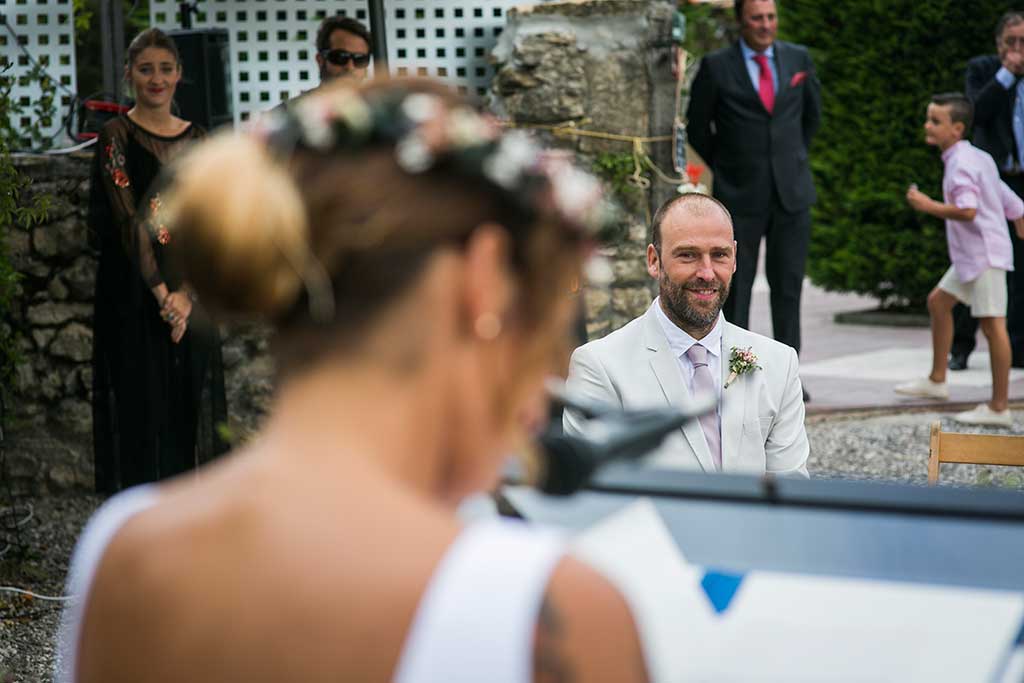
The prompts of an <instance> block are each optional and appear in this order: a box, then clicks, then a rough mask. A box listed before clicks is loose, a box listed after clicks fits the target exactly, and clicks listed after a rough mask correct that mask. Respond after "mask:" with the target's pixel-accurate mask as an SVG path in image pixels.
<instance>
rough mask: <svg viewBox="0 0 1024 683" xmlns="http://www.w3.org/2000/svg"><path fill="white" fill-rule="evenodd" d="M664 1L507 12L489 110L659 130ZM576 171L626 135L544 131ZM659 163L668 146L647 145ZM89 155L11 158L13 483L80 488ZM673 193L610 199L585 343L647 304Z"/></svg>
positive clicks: (87, 384) (261, 384)
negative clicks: (618, 218)
mask: <svg viewBox="0 0 1024 683" xmlns="http://www.w3.org/2000/svg"><path fill="white" fill-rule="evenodd" d="M673 11H674V7H673V5H672V4H670V3H667V2H651V1H649V0H591V1H589V2H549V3H545V4H541V5H536V6H534V7H532V8H530V9H522V10H517V11H513V12H510V13H509V25H508V27H507V29H506V30H505V32H504V33H503V34H502V38H501V41H500V42H499V44H498V46H497V47H496V49H495V53H494V56H495V59H496V60H497V61H498V62H499V68H498V73H497V76H496V78H495V81H494V86H493V98H492V102H493V107H494V109H495V111H497V112H498V113H499V115H501V116H502V117H503V118H506V119H510V120H512V121H514V122H516V123H517V124H519V125H523V126H526V127H533V126H536V125H541V126H544V125H550V124H562V123H566V122H575V123H576V124H578V125H579V126H580V127H581V128H586V129H588V130H598V131H606V132H613V133H623V134H627V135H636V136H645V137H646V136H658V135H666V134H668V133H670V132H671V123H672V117H673V104H674V100H673V97H674V81H673V78H672V75H671V70H670V61H669V58H670V54H671V49H670V36H671V21H672V12H673ZM540 134H541V135H542V136H545V137H547V138H548V140H547V141H548V142H549V143H550V144H552V145H555V146H561V147H564V148H568V149H571V150H572V151H573V152H574V153H575V154H576V155H577V156H578V157H579V158H580V160H581V161H582V163H583V164H584V165H587V164H591V163H593V161H594V159H596V158H597V155H599V154H601V153H607V152H613V153H617V154H619V153H626V154H628V153H629V152H630V151H631V147H630V145H629V144H628V143H622V142H617V141H610V140H600V139H592V138H568V139H567V138H553V137H552V136H551V135H550V134H549V133H544V132H543V131H540ZM648 150H649V152H650V153H651V156H652V157H653V158H654V160H655V161H656V162H657V163H658V164H659V165H660V166H661V168H663V169H671V156H670V154H671V145H670V144H669V143H659V144H657V145H650V146H648ZM90 159H91V154H79V155H71V156H61V157H20V158H18V159H17V161H16V163H17V166H18V168H19V170H20V171H21V172H22V173H24V174H25V175H27V176H29V177H30V178H31V179H32V181H33V185H32V189H31V193H45V194H47V195H50V196H51V197H52V198H53V204H52V211H51V212H50V215H49V217H48V218H47V220H46V221H45V222H44V223H43V224H41V225H38V226H34V227H32V228H31V229H27V230H26V229H23V228H19V227H13V228H10V230H9V234H8V241H9V247H10V251H11V255H12V258H13V261H14V264H15V267H16V268H17V270H18V271H19V272H20V273H21V274H22V275H23V280H22V281H21V283H20V288H21V291H20V293H19V296H18V299H17V304H16V306H15V309H14V311H13V314H12V315H11V316H10V318H9V319H8V320H5V321H0V324H5V325H11V326H13V327H14V328H15V329H16V330H17V331H18V333H19V337H20V345H21V351H22V355H23V362H21V363H20V364H19V365H18V367H17V370H16V373H15V377H14V381H13V386H11V387H5V389H6V390H7V391H6V392H5V394H6V398H7V408H8V411H7V415H6V427H7V430H6V439H5V441H4V444H3V448H4V450H5V451H6V454H7V468H6V469H7V471H6V473H3V472H0V475H4V474H6V475H7V476H8V477H10V478H11V479H12V481H13V482H14V484H15V486H16V488H18V489H19V490H23V491H24V490H45V489H51V490H62V489H67V488H91V487H92V478H93V468H92V424H91V413H92V411H91V404H90V388H91V384H92V368H91V362H90V361H91V354H92V329H91V319H92V295H93V290H94V286H95V274H96V252H95V251H94V250H93V249H92V248H91V247H90V244H89V234H88V229H87V226H86V222H85V218H86V210H87V206H88V197H89V180H88V174H89V166H90V163H89V162H90ZM673 191H674V188H673V187H672V186H669V185H666V184H661V183H657V182H655V183H654V184H653V186H652V187H651V188H650V190H647V191H643V192H634V193H628V196H623V197H622V199H623V204H624V207H625V209H626V211H625V216H624V219H623V231H622V239H621V240H620V241H618V242H617V243H616V244H615V245H612V246H609V247H608V248H607V249H606V253H607V255H608V256H609V257H610V260H611V264H612V270H613V273H614V278H613V281H612V282H611V283H610V284H609V285H603V286H588V287H587V288H586V290H585V300H586V310H587V321H588V333H589V334H590V336H591V338H596V337H599V336H602V335H604V334H607V333H608V332H610V331H611V330H613V329H616V328H617V327H620V326H621V325H623V324H625V323H626V322H627V321H628V320H630V319H632V318H633V317H635V316H636V315H638V314H639V313H640V312H642V311H643V310H644V309H645V308H646V307H647V305H648V304H649V303H650V301H651V299H652V296H653V292H654V286H653V282H652V281H651V280H650V278H649V277H648V275H647V272H646V269H645V265H644V252H645V247H646V244H647V225H648V217H649V215H650V213H651V212H652V210H653V208H654V207H656V206H657V205H659V204H660V203H661V201H663V200H664V199H665V198H666V197H667V196H669V195H670V194H671V193H672V192H673ZM267 346H268V341H267V334H266V333H265V331H264V330H261V329H259V328H258V327H244V328H234V329H232V330H230V331H229V332H228V333H226V334H225V342H224V347H223V353H224V362H225V368H226V370H227V376H226V380H227V388H228V410H229V414H230V427H231V428H232V431H233V432H234V433H235V434H236V435H241V436H244V435H245V434H246V433H248V432H250V431H251V430H252V429H254V428H255V426H256V425H257V424H258V422H259V420H260V418H261V416H262V415H263V414H264V413H265V412H266V408H267V402H268V400H269V396H270V393H271V389H272V376H273V368H272V364H271V362H270V359H269V357H268V354H267Z"/></svg>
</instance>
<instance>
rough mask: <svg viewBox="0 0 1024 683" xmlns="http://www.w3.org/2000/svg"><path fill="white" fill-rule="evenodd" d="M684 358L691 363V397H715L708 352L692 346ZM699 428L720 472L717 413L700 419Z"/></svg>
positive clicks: (720, 441)
mask: <svg viewBox="0 0 1024 683" xmlns="http://www.w3.org/2000/svg"><path fill="white" fill-rule="evenodd" d="M686 357H687V358H689V359H690V362H691V363H693V395H694V397H698V396H707V395H709V394H710V395H711V396H715V395H716V393H717V392H716V391H715V378H714V377H713V376H712V374H711V368H710V367H709V366H708V350H707V349H705V348H704V347H703V346H701V345H700V344H694V345H693V346H691V347H690V348H689V350H688V351H687V352H686ZM700 428H701V429H702V430H703V431H704V439H705V440H706V441H707V442H708V450H709V451H711V459H712V460H714V461H715V469H717V470H718V471H721V470H722V435H721V432H720V431H719V429H718V411H717V410H712V411H711V412H710V413H707V414H706V415H702V416H701V417H700Z"/></svg>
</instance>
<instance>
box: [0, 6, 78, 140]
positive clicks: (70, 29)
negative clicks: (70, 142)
mask: <svg viewBox="0 0 1024 683" xmlns="http://www.w3.org/2000/svg"><path fill="white" fill-rule="evenodd" d="M0 14H3V15H4V17H5V18H6V20H7V22H8V24H9V25H10V28H11V29H12V30H13V32H14V34H16V35H17V40H16V39H15V36H14V35H12V33H11V31H9V30H7V29H6V28H4V27H0V62H2V65H3V67H7V66H8V65H11V66H10V71H8V73H9V74H12V75H13V76H14V78H15V85H14V88H13V90H12V91H11V98H12V99H13V101H14V102H16V103H18V104H20V105H21V106H22V108H23V109H24V111H23V112H22V113H20V114H14V115H12V117H13V120H12V121H11V123H12V125H13V126H14V128H15V129H17V130H21V131H25V130H27V129H28V128H29V127H30V126H31V124H32V123H33V121H34V120H35V114H34V113H33V111H32V109H31V105H32V104H33V103H34V102H35V101H36V100H37V99H38V98H39V97H40V95H41V94H42V88H41V87H40V84H39V82H38V81H35V80H32V79H30V78H29V72H30V71H31V68H32V66H31V59H35V60H36V61H37V62H39V63H40V64H41V65H42V66H43V68H45V69H46V71H47V73H49V75H50V76H51V77H52V78H53V79H55V80H56V81H57V82H58V83H59V85H57V92H56V95H55V101H54V109H55V111H54V115H53V116H52V117H51V119H50V121H49V122H47V121H41V122H39V123H40V128H41V130H42V132H43V133H44V134H45V135H46V136H47V137H51V136H53V137H54V138H55V141H57V142H60V141H62V139H61V137H60V132H61V128H62V124H63V119H64V116H65V115H66V114H67V111H68V107H69V106H70V105H71V103H72V102H71V100H72V95H71V94H69V93H74V92H75V91H76V82H77V79H76V78H75V22H74V18H73V9H72V5H71V0H0ZM19 43H20V44H19ZM30 55H31V59H30ZM3 67H0V68H3ZM21 144H22V146H24V147H29V146H31V144H32V142H31V141H29V140H22V141H21Z"/></svg>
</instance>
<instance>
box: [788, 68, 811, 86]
mask: <svg viewBox="0 0 1024 683" xmlns="http://www.w3.org/2000/svg"><path fill="white" fill-rule="evenodd" d="M805 78H807V72H806V71H797V72H796V73H795V74H793V78H791V79H789V87H790V88H795V87H796V86H798V85H800V84H801V83H803V82H804V79H805Z"/></svg>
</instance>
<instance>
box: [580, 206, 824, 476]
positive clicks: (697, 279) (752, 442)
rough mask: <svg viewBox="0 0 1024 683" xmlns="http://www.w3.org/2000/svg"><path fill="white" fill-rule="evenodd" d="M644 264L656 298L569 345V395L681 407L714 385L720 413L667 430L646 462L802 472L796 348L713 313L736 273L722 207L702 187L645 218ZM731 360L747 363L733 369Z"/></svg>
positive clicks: (583, 429)
mask: <svg viewBox="0 0 1024 683" xmlns="http://www.w3.org/2000/svg"><path fill="white" fill-rule="evenodd" d="M647 271H648V273H650V275H651V277H653V278H655V279H656V280H657V281H658V288H659V296H658V298H657V299H655V300H654V303H652V304H651V306H650V308H649V309H648V310H647V312H646V313H644V314H643V315H642V316H640V317H639V318H636V319H635V320H633V321H632V322H630V323H628V324H627V325H626V326H625V327H622V328H621V329H619V330H616V331H615V332H612V333H611V334H609V335H608V336H606V337H604V338H603V339H598V340H597V341H593V342H590V343H589V344H586V345H584V346H581V347H580V348H578V349H576V351H575V352H574V353H573V355H572V359H571V361H570V363H569V377H568V380H567V383H566V385H567V389H568V391H569V392H570V393H571V394H574V395H577V396H580V397H583V398H586V399H590V400H591V401H594V402H596V403H604V404H609V405H614V406H619V407H622V408H651V407H661V406H665V405H669V406H680V407H681V406H686V405H688V404H690V403H691V402H692V401H693V400H694V397H695V396H698V395H708V394H710V393H711V392H713V393H714V394H715V395H716V396H717V397H718V399H719V401H718V410H717V411H716V412H714V413H711V414H709V415H706V416H704V417H702V418H701V419H700V421H694V422H691V423H690V424H688V425H686V426H685V427H683V428H682V429H680V430H678V431H677V432H676V433H674V434H671V435H669V437H668V438H667V439H666V440H665V442H664V443H663V445H662V447H661V448H660V449H658V450H657V451H655V452H654V453H652V455H651V456H650V457H649V458H648V460H647V462H648V463H650V464H652V465H655V466H658V467H668V468H678V469H690V470H703V471H705V472H746V473H754V474H763V473H765V472H770V473H773V474H789V475H796V476H803V477H806V476H807V455H808V443H807V432H806V431H805V429H804V403H803V400H802V397H801V387H800V378H799V376H798V374H797V371H798V369H799V363H798V361H797V357H796V352H795V351H794V350H793V349H792V348H791V347H789V346H786V345H785V344H781V343H779V342H777V341H774V340H771V339H768V338H767V337H762V336H761V335H759V334H754V333H753V332H748V331H747V330H744V329H743V328H741V327H737V326H736V325H732V324H730V323H728V322H726V320H725V318H724V316H723V315H722V312H721V311H722V304H723V302H724V301H725V299H726V297H727V296H728V294H729V285H730V283H731V281H732V277H733V273H734V272H735V271H736V242H735V241H734V240H733V227H732V220H731V218H730V216H729V212H728V211H727V210H726V208H725V207H724V206H722V204H721V203H720V202H718V201H717V200H715V199H713V198H711V197H708V196H706V195H700V194H687V195H681V196H676V197H674V198H672V199H671V200H669V201H668V202H666V203H665V205H664V206H662V207H661V208H660V209H659V210H658V213H657V214H655V216H654V221H653V224H652V226H651V244H650V245H648V247H647ZM748 350H749V352H748ZM737 361H740V362H741V364H743V365H745V370H744V369H743V368H739V369H740V372H738V373H736V375H735V376H734V375H733V369H734V367H736V365H737ZM563 426H564V428H565V431H566V433H569V434H586V433H587V431H588V429H589V426H588V422H587V421H586V420H584V419H583V418H582V417H581V416H580V415H578V414H577V413H575V412H573V411H572V410H566V412H565V415H564V417H563Z"/></svg>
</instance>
